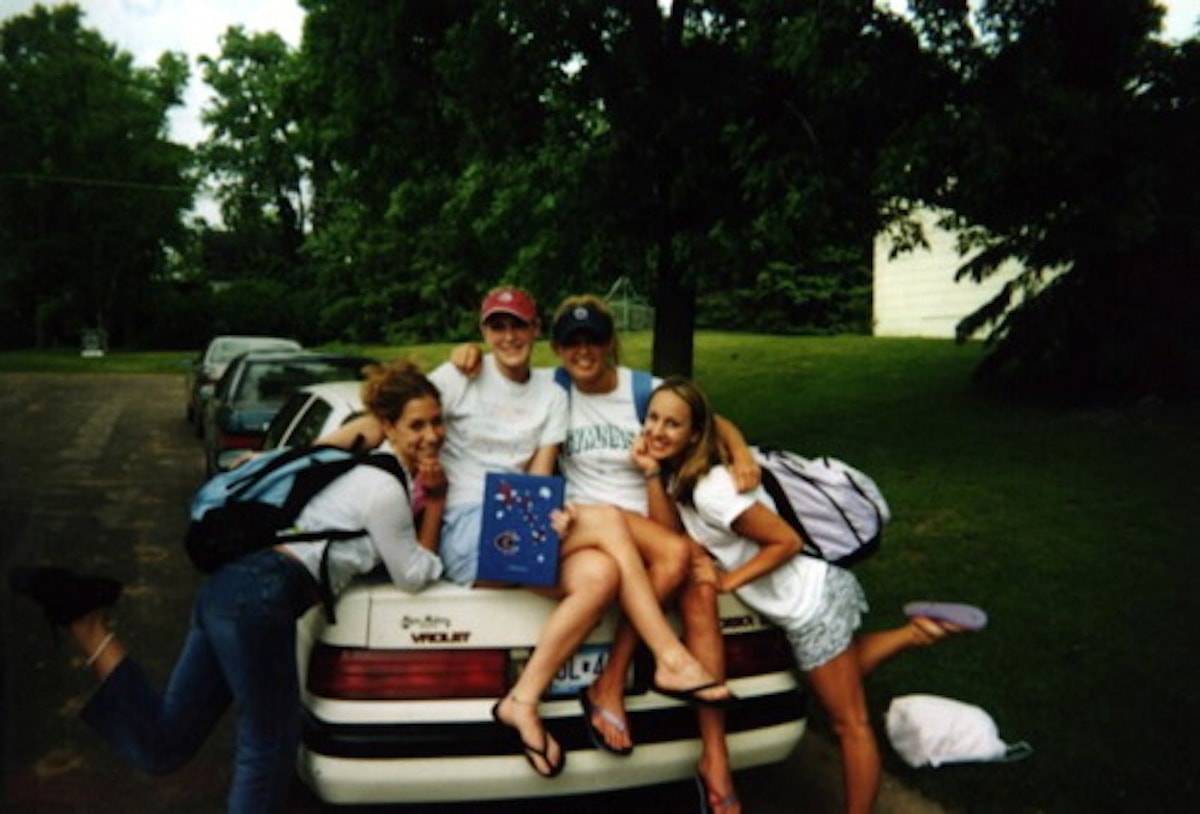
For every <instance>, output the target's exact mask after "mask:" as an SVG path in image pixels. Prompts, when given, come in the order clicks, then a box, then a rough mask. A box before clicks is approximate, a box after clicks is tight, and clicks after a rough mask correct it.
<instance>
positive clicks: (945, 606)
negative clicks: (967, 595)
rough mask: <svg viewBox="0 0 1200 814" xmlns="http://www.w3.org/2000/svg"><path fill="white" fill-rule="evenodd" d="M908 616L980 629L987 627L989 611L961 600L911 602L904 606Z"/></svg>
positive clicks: (964, 627)
mask: <svg viewBox="0 0 1200 814" xmlns="http://www.w3.org/2000/svg"><path fill="white" fill-rule="evenodd" d="M904 615H905V616H908V617H910V618H911V617H914V616H924V617H925V618H926V619H932V620H933V621H935V622H948V623H949V624H952V625H957V626H958V627H960V628H962V629H963V630H970V631H979V630H983V629H984V628H985V627H987V623H988V615H987V612H986V611H984V610H982V609H981V608H977V607H975V606H974V605H966V604H963V603H961V602H909V603H908V604H907V605H905V606H904Z"/></svg>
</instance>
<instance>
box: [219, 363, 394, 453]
mask: <svg viewBox="0 0 1200 814" xmlns="http://www.w3.org/2000/svg"><path fill="white" fill-rule="evenodd" d="M374 361H375V360H374V359H371V358H369V357H366V356H345V355H341V354H330V353H313V352H310V351H261V350H259V351H250V352H249V353H244V354H242V355H240V356H238V357H236V358H235V359H234V360H233V361H232V362H230V364H229V367H228V368H226V370H225V373H224V374H223V375H222V376H221V379H220V380H219V381H218V382H217V387H216V389H215V391H214V392H213V395H212V398H210V399H209V400H208V402H207V403H206V405H205V410H204V460H205V469H206V471H207V473H208V474H209V475H211V474H213V473H214V472H219V471H223V470H226V469H228V468H229V467H230V466H232V465H233V463H234V462H235V461H237V460H238V459H240V458H241V457H243V456H244V455H245V454H246V452H248V451H253V450H257V449H260V448H261V447H262V444H263V437H264V435H265V434H266V430H267V425H268V424H269V423H270V421H271V418H272V417H274V415H275V413H276V411H278V410H279V408H280V407H281V406H283V404H284V402H285V401H286V400H287V398H288V397H289V396H290V395H292V393H294V392H295V391H296V390H297V389H298V388H300V387H303V386H304V385H306V384H312V383H314V382H323V381H333V380H344V379H350V378H355V377H358V378H361V377H362V370H363V368H364V367H365V366H366V365H369V364H371V363H372V362H374Z"/></svg>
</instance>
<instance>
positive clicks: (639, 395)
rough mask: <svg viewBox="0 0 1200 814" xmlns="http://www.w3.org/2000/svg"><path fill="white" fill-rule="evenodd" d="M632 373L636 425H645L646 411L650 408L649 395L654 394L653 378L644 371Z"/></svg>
mask: <svg viewBox="0 0 1200 814" xmlns="http://www.w3.org/2000/svg"><path fill="white" fill-rule="evenodd" d="M631 372H632V373H633V409H634V410H636V411H637V417H638V424H645V423H646V410H648V409H649V407H650V394H651V393H652V392H654V377H653V376H651V375H650V374H649V373H648V372H647V371H645V370H634V371H631Z"/></svg>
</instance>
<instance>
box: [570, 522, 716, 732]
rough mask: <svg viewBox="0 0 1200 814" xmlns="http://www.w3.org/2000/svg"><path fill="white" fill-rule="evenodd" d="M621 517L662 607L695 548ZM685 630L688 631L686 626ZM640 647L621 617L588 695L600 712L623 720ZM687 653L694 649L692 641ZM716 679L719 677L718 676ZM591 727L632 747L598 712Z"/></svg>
mask: <svg viewBox="0 0 1200 814" xmlns="http://www.w3.org/2000/svg"><path fill="white" fill-rule="evenodd" d="M622 514H623V516H624V518H625V523H626V525H627V526H628V528H629V531H630V534H631V536H632V538H633V542H634V544H635V545H636V547H637V550H638V553H639V554H640V555H641V557H642V561H643V562H645V563H646V573H647V575H648V576H649V578H650V585H651V587H652V588H653V589H654V595H655V596H656V597H657V599H658V603H659V604H660V605H661V604H662V602H663V600H665V599H666V598H667V597H669V596H670V595H671V594H673V593H674V592H675V591H676V589H678V587H679V585H680V584H681V583H682V582H683V581H684V580H685V579H686V578H687V576H688V569H689V568H690V555H691V550H690V549H691V546H692V545H694V544H693V543H692V542H691V541H690V540H688V538H686V537H684V536H682V535H679V534H675V533H674V532H672V531H671V530H669V529H667V528H664V527H663V526H660V525H659V524H658V523H655V522H654V521H652V520H648V519H647V518H645V517H642V516H641V515H635V514H630V513H628V512H623V513H622ZM684 627H685V630H686V629H687V625H686V622H685V626H684ZM637 644H638V636H637V631H635V630H634V629H633V627H632V626H631V625H630V624H629V623H628V621H626V620H625V619H624V618H623V617H622V619H621V621H620V623H619V624H618V626H617V632H616V635H615V636H614V637H613V644H612V649H611V650H610V651H609V658H608V663H607V664H606V665H605V667H604V671H603V672H602V673H601V674H600V675H599V676H597V678H596V680H595V682H593V684H592V686H591V687H590V688H589V689H588V691H587V692H588V696H589V697H590V698H591V700H592V703H593V704H594V705H595V706H596V707H597V710H599V709H603V710H606V711H607V712H608V713H609V715H612V716H617V717H619V718H624V710H625V676H626V674H627V673H628V672H629V665H630V663H632V661H633V654H634V651H635V650H636V649H637ZM688 649H689V650H690V649H692V648H691V642H690V641H689V642H688ZM692 652H693V654H694V655H696V657H697V660H698V661H700V663H701V664H702V665H704V666H706V667H707V665H706V664H705V662H704V659H702V658H700V654H699V653H697V652H696V651H695V650H692ZM709 672H710V673H711V672H712V671H711V670H710V671H709ZM713 675H714V676H716V674H715V673H714V674H713ZM592 725H593V726H594V727H595V728H596V729H597V730H598V731H599V732H600V734H601V737H603V738H604V740H605V741H606V742H607V743H608V744H609V745H610V746H612V747H613V748H614V749H626V748H629V747H631V746H633V739H632V737H631V736H630V733H629V730H628V728H627V727H626V728H622V727H620V726H618V725H616V724H615V723H614V722H613V721H612V720H610V719H609V718H608V717H607V716H605V715H602V714H599V711H597V713H596V714H595V715H593V716H592Z"/></svg>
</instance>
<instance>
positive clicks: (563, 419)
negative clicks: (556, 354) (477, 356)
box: [429, 354, 567, 508]
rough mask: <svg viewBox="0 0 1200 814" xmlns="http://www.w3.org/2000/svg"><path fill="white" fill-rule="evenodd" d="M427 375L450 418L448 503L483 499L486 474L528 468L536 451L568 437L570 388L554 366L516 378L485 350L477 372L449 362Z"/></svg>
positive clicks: (445, 453)
mask: <svg viewBox="0 0 1200 814" xmlns="http://www.w3.org/2000/svg"><path fill="white" fill-rule="evenodd" d="M429 379H430V381H432V382H433V383H434V385H436V386H437V389H438V392H439V393H441V397H442V417H443V419H444V420H445V422H446V444H445V446H443V447H442V452H441V462H442V468H443V469H444V470H445V472H446V479H447V480H448V481H449V482H450V489H449V491H448V492H447V494H446V507H447V508H450V507H453V506H466V505H473V504H477V503H481V502H482V501H483V480H484V475H485V474H487V473H488V472H521V471H524V469H525V466H526V464H528V463H529V459H530V458H532V457H533V454H534V453H535V452H537V451H538V450H539V449H541V448H542V447H547V446H553V445H555V444H561V443H562V441H563V439H564V438H565V437H566V434H567V394H566V393H565V392H563V389H562V388H561V387H559V386H558V385H557V384H555V383H554V378H553V374H552V372H551V371H550V370H547V369H538V370H532V371H530V375H529V379H528V380H527V381H525V382H514V381H512V380H511V379H508V378H506V377H505V376H504V375H503V374H502V373H501V372H500V371H499V369H498V368H497V367H496V360H495V359H494V358H493V357H492V355H491V354H487V355H486V356H484V357H483V365H482V370H481V371H480V373H479V375H478V376H476V377H474V378H467V377H466V376H464V375H463V374H462V373H460V372H459V371H458V369H457V368H456V367H454V365H452V364H450V363H449V362H447V363H445V364H442V365H440V366H439V367H438V368H437V369H436V370H434V371H433V372H432V373H430V374H429Z"/></svg>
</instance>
